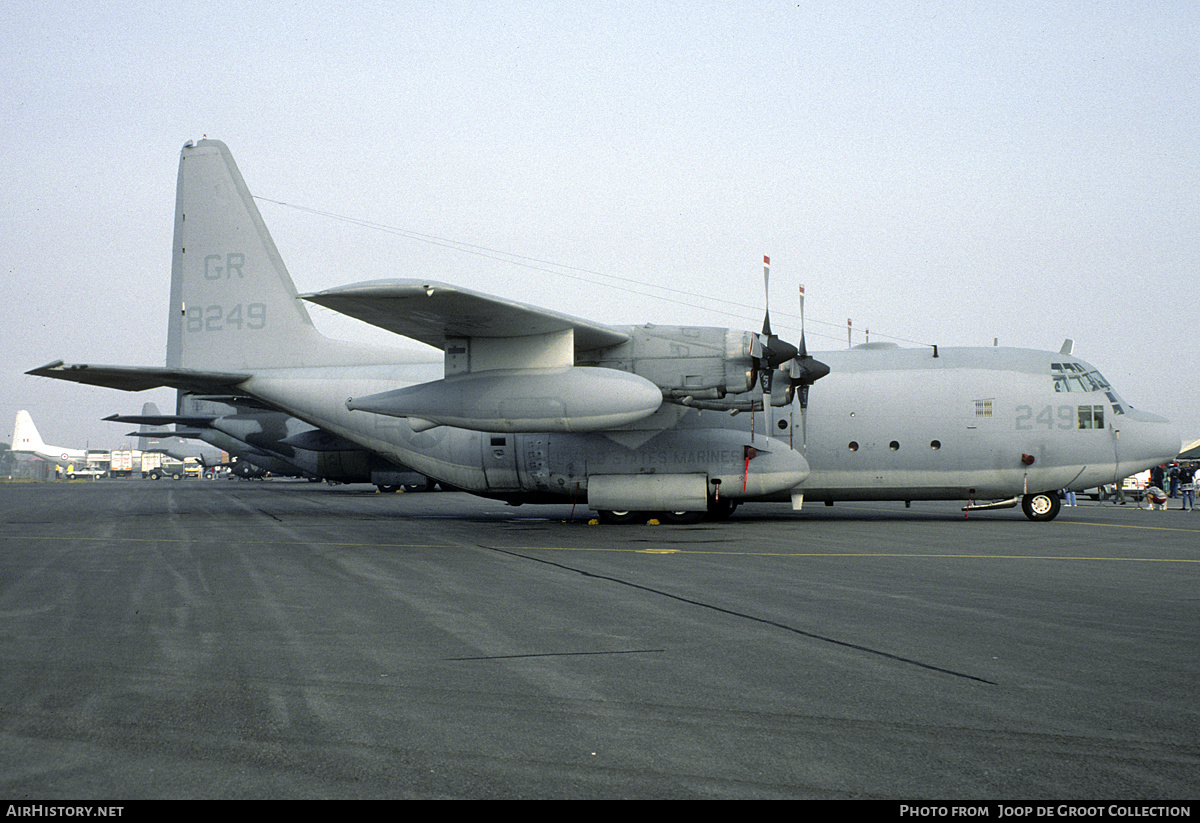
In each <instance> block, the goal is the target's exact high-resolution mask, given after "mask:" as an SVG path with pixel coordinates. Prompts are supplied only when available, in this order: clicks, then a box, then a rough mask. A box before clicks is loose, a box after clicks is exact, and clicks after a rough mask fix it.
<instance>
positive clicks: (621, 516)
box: [597, 500, 737, 526]
mask: <svg viewBox="0 0 1200 823" xmlns="http://www.w3.org/2000/svg"><path fill="white" fill-rule="evenodd" d="M736 508H737V503H736V502H733V501H729V502H726V501H724V500H721V501H716V500H709V501H708V510H707V511H694V512H689V511H679V512H617V511H600V512H597V514H598V515H599V516H600V522H601V523H609V524H612V525H621V526H624V525H629V524H631V523H645V522H646V521H647V520H649V519H650V518H651V517H653V518H656V519H658V520H659V521H661V522H663V523H670V524H671V525H675V526H684V525H689V524H693V523H701V522H704V521H706V520H707V521H710V522H712V521H719V520H728V519H729V515H731V514H733V510H734V509H736Z"/></svg>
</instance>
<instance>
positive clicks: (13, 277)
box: [0, 0, 1200, 448]
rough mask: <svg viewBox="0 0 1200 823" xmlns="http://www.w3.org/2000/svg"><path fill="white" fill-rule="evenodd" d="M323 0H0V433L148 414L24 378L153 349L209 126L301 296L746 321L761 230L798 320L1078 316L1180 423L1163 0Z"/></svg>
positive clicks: (1187, 142)
mask: <svg viewBox="0 0 1200 823" xmlns="http://www.w3.org/2000/svg"><path fill="white" fill-rule="evenodd" d="M352 5H353V7H347V4H337V6H338V7H339V8H337V9H336V10H335V9H333V8H332V6H333V4H330V6H331V7H330V8H326V7H325V6H324V5H322V4H316V3H303V2H257V3H253V4H244V7H243V4H236V3H223V4H213V3H210V2H204V3H200V2H192V1H191V0H179V1H178V2H175V3H170V4H166V5H164V4H161V3H152V4H151V3H146V4H138V3H121V4H108V3H104V4H100V3H94V4H91V5H90V6H89V5H88V4H86V3H79V2H71V3H66V2H54V1H53V0H51V2H45V0H42V2H38V3H31V2H24V0H16V1H15V2H13V1H12V0H10V2H9V3H7V4H6V5H4V6H3V7H2V8H0V30H3V31H4V35H3V37H2V39H0V50H2V51H0V56H2V57H3V65H4V66H5V72H4V78H3V81H2V83H3V85H2V88H3V92H2V94H3V97H2V99H0V112H3V113H2V114H0V117H2V118H3V124H4V128H3V146H4V161H5V162H4V168H5V177H6V185H4V186H3V188H2V189H0V209H2V211H0V259H2V260H3V263H4V273H5V276H6V278H7V282H8V284H9V286H8V288H7V289H6V290H5V299H3V300H2V301H0V323H2V328H3V329H4V330H5V331H6V333H7V340H8V343H7V345H4V346H2V347H0V425H2V426H5V427H7V426H10V425H11V421H12V419H13V417H14V415H15V413H16V410H17V409H21V408H25V409H29V410H30V412H31V413H32V414H33V417H34V420H35V421H36V422H37V424H38V426H39V428H40V429H41V433H42V435H43V436H44V437H45V439H46V440H47V441H48V442H50V443H53V444H56V445H66V446H73V447H79V446H83V445H85V444H86V445H89V446H91V447H92V448H112V447H115V446H117V445H119V444H120V443H122V442H123V438H122V437H121V435H122V434H123V433H124V432H125V431H127V430H128V429H129V427H128V426H124V427H122V426H120V425H116V424H111V423H103V422H101V421H100V418H102V417H104V416H105V415H108V414H111V413H113V412H122V413H137V412H138V411H140V409H141V405H142V403H143V402H144V401H145V400H147V399H152V400H155V401H156V402H158V403H159V404H160V405H161V406H163V407H164V408H168V407H171V405H172V403H173V399H172V393H170V392H167V391H158V392H149V393H143V394H127V393H124V392H116V391H112V390H106V389H89V388H86V387H81V386H75V385H71V384H66V383H60V382H58V381H50V380H45V379H39V378H33V377H27V376H25V375H24V374H23V372H25V371H26V370H28V369H30V368H33V367H35V366H39V365H42V364H43V363H46V362H49V361H51V360H54V359H59V358H61V359H63V360H66V361H68V362H72V361H76V362H95V363H117V364H127V365H162V363H163V358H164V354H165V349H166V316H167V302H168V290H169V283H168V281H169V276H170V265H171V256H170V249H171V236H172V219H173V209H174V198H175V176H176V171H177V164H178V153H179V149H180V147H181V146H182V145H183V143H184V142H186V141H187V140H189V139H198V138H200V137H201V136H203V135H208V136H209V137H214V138H218V139H221V140H223V141H225V142H226V143H227V144H228V145H229V147H230V149H231V150H232V151H233V154H234V157H235V158H236V159H237V162H238V165H239V166H240V168H241V170H242V173H243V175H244V176H245V178H246V181H247V183H248V184H249V186H250V188H251V191H252V192H253V193H254V194H255V195H257V196H258V197H260V198H265V200H260V204H259V205H260V208H261V210H262V212H263V216H264V218H265V220H266V222H267V225H268V226H269V227H270V229H271V231H272V233H273V235H274V237H275V241H276V243H277V245H278V246H279V249H280V251H281V253H282V254H283V257H284V260H285V261H286V262H287V264H288V267H289V269H290V270H291V273H292V276H293V278H294V279H295V281H296V283H297V286H298V287H299V289H300V290H301V291H302V292H303V291H315V290H318V289H323V288H328V287H332V286H336V285H341V284H345V283H350V282H355V281H360V280H370V279H376V278H383V277H423V278H431V279H439V280H445V281H449V282H452V283H455V284H458V285H461V286H465V287H469V288H474V289H478V290H481V291H485V292H490V293H495V294H499V295H502V296H505V297H509V298H513V299H518V300H523V301H525V302H530V303H535V304H538V305H543V306H546V307H548V308H552V309H556V310H559V311H564V312H568V313H571V314H575V315H579V316H582V317H586V318H589V319H593V320H597V321H601V322H607V323H641V322H646V321H653V322H658V323H693V324H704V325H721V326H729V325H731V326H738V327H745V328H756V327H757V326H758V325H759V324H760V323H761V303H762V287H761V276H762V272H761V259H762V255H763V254H769V255H770V256H771V258H772V264H773V265H772V278H771V283H772V320H773V324H774V326H775V330H776V331H777V332H783V333H784V335H785V336H787V335H792V336H795V327H796V324H795V321H794V319H791V318H788V317H787V316H786V315H787V314H788V313H791V314H792V315H793V316H794V315H795V313H796V309H795V292H796V285H797V284H798V283H800V282H803V283H804V284H805V287H806V294H807V303H806V319H807V321H808V339H809V345H810V348H816V349H822V348H839V347H844V346H845V345H846V332H845V323H846V319H847V318H852V319H853V321H854V328H855V330H856V337H855V342H861V340H862V337H861V330H862V329H864V328H869V329H870V330H871V337H872V339H894V340H897V341H899V342H901V343H902V344H905V345H908V344H910V343H938V344H939V345H942V346H951V345H992V342H993V339H995V338H999V341H1000V344H1001V345H1011V346H1022V347H1030V348H1040V349H1049V350H1052V351H1057V350H1058V348H1059V346H1060V345H1061V344H1062V341H1063V338H1065V337H1072V338H1074V339H1075V341H1076V348H1075V351H1076V354H1078V355H1080V356H1081V357H1083V358H1084V359H1085V360H1088V361H1089V362H1091V363H1093V364H1094V365H1096V366H1098V367H1099V368H1100V369H1101V371H1102V372H1104V374H1105V375H1106V376H1107V377H1108V378H1109V380H1110V381H1111V382H1112V383H1113V384H1114V385H1115V386H1116V388H1117V389H1118V391H1120V392H1121V393H1122V394H1123V395H1124V396H1125V398H1126V400H1127V401H1129V402H1130V403H1132V404H1133V405H1135V406H1139V407H1142V408H1145V409H1148V410H1150V411H1155V412H1158V413H1160V414H1164V415H1166V416H1168V417H1171V418H1172V419H1175V420H1177V421H1179V422H1180V423H1181V424H1182V428H1183V434H1184V435H1185V436H1186V437H1187V438H1188V439H1193V438H1196V437H1200V408H1197V400H1198V398H1197V392H1196V386H1197V382H1198V381H1197V374H1200V335H1198V334H1197V329H1196V318H1197V313H1196V310H1195V309H1196V306H1197V302H1198V301H1197V297H1196V295H1197V291H1198V289H1200V278H1198V276H1197V275H1198V273H1200V195H1198V191H1200V186H1198V185H1197V183H1198V177H1200V175H1198V171H1200V150H1198V146H1200V105H1197V100H1198V99H1200V48H1197V44H1198V43H1200V25H1198V22H1200V7H1197V6H1196V5H1195V4H1194V3H1190V2H1153V0H1138V1H1137V2H1099V3H1095V2H1085V1H1082V0H1070V2H1061V3H1058V2H1044V0H1039V2H1036V3H1032V2H1031V3H1020V2H1013V3H984V2H978V3H973V2H972V3H968V2H963V3H950V2H930V3H925V2H913V0H904V2H895V3H863V4H850V3H807V2H806V3H799V4H797V3H795V2H792V3H776V2H753V3H750V2H747V3H737V2H714V3H704V2H696V0H689V2H679V3H662V2H635V3H633V2H631V3H619V2H612V3H609V2H604V3H591V4H582V3H575V2H570V3H554V2H538V3H517V2H492V3H483V2H450V1H449V0H437V2H427V3H426V2H406V3H393V2H359V3H357V4H352ZM268 201H269V202H268ZM281 204H287V205H281ZM365 224H371V225H365ZM418 236H423V237H424V238H425V239H419V238H418ZM429 238H441V240H438V241H436V242H431V241H430V239H429ZM445 241H451V242H445ZM468 246H469V248H468ZM507 255H519V256H520V258H519V259H516V258H511V257H507ZM533 261H541V262H533ZM314 316H315V317H316V320H317V323H318V325H320V326H321V327H322V328H324V329H326V330H327V331H328V332H330V333H333V334H336V335H338V336H343V337H348V336H353V337H356V338H361V339H376V340H377V339H380V335H379V334H378V333H377V332H376V331H375V330H368V329H366V328H365V327H362V326H361V325H360V324H356V323H354V322H352V321H346V320H340V321H339V319H338V318H336V317H333V316H332V315H331V313H329V312H327V311H324V310H315V311H314ZM414 345H415V344H414ZM819 389H820V386H819V384H818V385H817V386H816V387H814V389H813V401H812V402H813V403H819V402H820V400H819V394H820V392H819ZM885 400H886V399H885V398H881V402H885ZM10 434H11V429H8V428H5V429H4V430H3V431H0V439H3V440H7V439H8V438H9V435H10Z"/></svg>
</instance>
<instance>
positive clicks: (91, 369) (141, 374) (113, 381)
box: [25, 360, 250, 393]
mask: <svg viewBox="0 0 1200 823" xmlns="http://www.w3.org/2000/svg"><path fill="white" fill-rule="evenodd" d="M25 373H26V374H32V375H35V376H37V377H52V378H54V379H56V380H68V381H70V382H72V383H84V384H86V385H89V386H103V387H105V388H108V389H120V390H121V391H145V390H146V389H157V388H162V387H164V386H165V387H167V388H171V389H183V390H184V391H197V392H206V393H213V392H223V393H235V391H236V389H237V387H238V385H239V384H241V383H243V382H244V381H246V380H248V379H249V378H250V375H249V374H243V373H239V372H209V371H197V370H194V369H169V368H164V367H161V366H160V367H155V366H97V365H93V364H90V363H63V361H61V360H55V361H54V362H53V363H47V364H46V365H44V366H39V367H38V368H36V369H30V370H29V371H27V372H25Z"/></svg>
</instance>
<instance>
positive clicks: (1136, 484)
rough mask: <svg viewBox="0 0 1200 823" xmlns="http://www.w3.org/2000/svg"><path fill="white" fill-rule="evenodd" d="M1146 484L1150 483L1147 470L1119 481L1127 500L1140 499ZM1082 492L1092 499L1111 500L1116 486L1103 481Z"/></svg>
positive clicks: (1114, 496) (1115, 491) (1115, 493)
mask: <svg viewBox="0 0 1200 823" xmlns="http://www.w3.org/2000/svg"><path fill="white" fill-rule="evenodd" d="M1148 485H1150V471H1149V470H1146V471H1142V472H1138V473H1137V474H1133V475H1130V476H1129V477H1126V478H1125V479H1124V480H1122V481H1121V488H1122V489H1123V490H1124V492H1125V497H1126V499H1128V500H1141V499H1142V497H1143V496H1144V495H1145V493H1146V487H1147V486H1148ZM1084 493H1085V494H1086V495H1087V496H1088V497H1090V498H1091V499H1092V500H1112V499H1114V498H1116V496H1117V487H1116V484H1114V483H1105V484H1104V485H1103V486H1100V487H1099V488H1093V489H1088V490H1087V491H1086V492H1084Z"/></svg>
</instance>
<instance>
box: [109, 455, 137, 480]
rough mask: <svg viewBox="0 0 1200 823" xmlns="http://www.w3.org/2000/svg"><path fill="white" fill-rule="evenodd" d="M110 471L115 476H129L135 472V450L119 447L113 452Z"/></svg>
mask: <svg viewBox="0 0 1200 823" xmlns="http://www.w3.org/2000/svg"><path fill="white" fill-rule="evenodd" d="M108 473H109V474H110V475H111V476H113V477H129V476H131V475H132V474H133V450H132V449H117V450H115V451H113V452H112V455H111V460H110V462H109V467H108Z"/></svg>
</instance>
